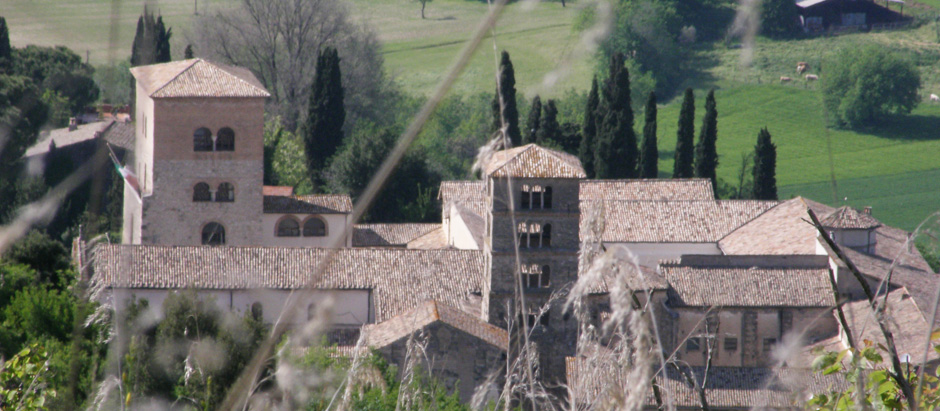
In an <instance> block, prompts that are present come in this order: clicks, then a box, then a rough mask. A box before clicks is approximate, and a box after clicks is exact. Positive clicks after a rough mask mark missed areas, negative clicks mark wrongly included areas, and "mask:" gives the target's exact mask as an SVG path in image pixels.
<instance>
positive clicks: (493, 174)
mask: <svg viewBox="0 0 940 411" xmlns="http://www.w3.org/2000/svg"><path fill="white" fill-rule="evenodd" d="M484 175H485V178H486V193H487V195H486V199H487V216H486V230H487V231H486V235H485V236H484V237H485V238H484V250H485V252H486V256H487V258H488V263H489V266H488V269H487V278H486V283H485V284H484V293H483V300H484V302H483V310H482V312H483V317H484V319H486V320H487V321H489V322H490V323H491V324H495V325H497V326H499V327H503V328H509V329H510V333H516V335H518V333H519V332H520V330H521V329H522V323H525V325H526V327H527V328H528V329H530V330H532V333H531V335H532V341H533V342H535V344H536V345H537V346H538V352H539V357H540V364H539V366H540V371H541V375H542V376H543V380H544V381H545V382H547V383H549V384H551V383H554V382H563V381H564V374H565V357H567V356H572V355H574V353H575V348H576V347H575V345H576V340H577V335H578V328H577V324H576V323H575V321H574V320H573V319H567V318H565V316H564V315H563V313H562V305H563V299H559V300H556V301H555V302H554V303H552V304H551V305H550V308H549V310H548V311H547V312H546V313H545V314H544V315H543V316H541V317H538V316H537V313H538V311H539V308H540V307H542V306H544V305H546V304H547V303H548V302H549V299H550V297H551V295H552V293H553V292H556V291H558V290H561V289H563V288H565V286H568V285H571V284H573V283H574V282H575V281H577V278H578V248H579V236H578V231H579V224H580V211H579V200H578V196H579V187H580V182H581V179H583V178H585V173H584V169H583V168H582V167H581V162H580V161H579V160H578V159H577V157H574V156H572V155H570V154H566V153H562V152H559V151H555V150H549V149H546V148H542V147H539V146H537V145H534V144H529V145H526V146H522V147H516V148H512V149H509V150H504V151H500V152H497V153H496V154H494V156H493V159H492V161H491V162H490V163H489V164H488V166H487V167H486V168H485V169H484ZM517 245H518V250H519V255H518V264H517V260H516V246H517ZM517 290H518V291H520V292H519V293H517ZM520 297H523V298H520ZM523 299H524V304H525V310H521V311H522V312H520V309H521V308H523V306H522V304H523V301H522V300H523ZM510 319H512V322H513V324H510V321H509V320H510ZM510 325H511V327H510Z"/></svg>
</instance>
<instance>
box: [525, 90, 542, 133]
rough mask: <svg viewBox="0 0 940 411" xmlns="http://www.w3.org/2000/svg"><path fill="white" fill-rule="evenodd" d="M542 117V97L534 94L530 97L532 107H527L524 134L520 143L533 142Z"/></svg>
mask: <svg viewBox="0 0 940 411" xmlns="http://www.w3.org/2000/svg"><path fill="white" fill-rule="evenodd" d="M541 118H542V99H541V98H540V97H539V96H535V98H533V99H532V108H530V109H529V118H528V119H527V120H526V123H525V134H524V135H523V136H522V144H529V143H534V142H535V140H536V136H537V135H538V132H539V122H541Z"/></svg>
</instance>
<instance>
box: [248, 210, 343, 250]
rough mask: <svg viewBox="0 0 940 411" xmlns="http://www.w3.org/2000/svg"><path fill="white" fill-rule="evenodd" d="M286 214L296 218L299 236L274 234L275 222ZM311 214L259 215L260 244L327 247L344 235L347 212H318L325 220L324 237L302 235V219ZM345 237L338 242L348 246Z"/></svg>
mask: <svg viewBox="0 0 940 411" xmlns="http://www.w3.org/2000/svg"><path fill="white" fill-rule="evenodd" d="M286 215H292V216H294V217H295V218H297V221H299V222H300V230H301V236H300V237H278V236H276V235H275V233H276V232H277V222H278V221H280V219H281V218H282V217H284V216H286ZM310 216H311V214H264V215H262V216H261V229H262V236H261V245H263V246H265V247H329V246H330V245H331V244H333V242H334V241H336V239H337V238H341V237H343V236H344V233H343V229H344V228H345V227H346V220H347V218H349V215H348V214H318V216H319V217H321V218H323V219H324V220H325V221H326V236H324V237H304V236H303V235H302V234H303V227H304V221H305V220H306V219H307V217H310ZM345 237H346V238H345V239H344V240H343V242H342V243H341V244H340V247H342V246H347V247H349V246H350V244H349V243H350V240H351V237H350V236H345Z"/></svg>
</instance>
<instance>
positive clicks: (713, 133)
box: [695, 90, 718, 189]
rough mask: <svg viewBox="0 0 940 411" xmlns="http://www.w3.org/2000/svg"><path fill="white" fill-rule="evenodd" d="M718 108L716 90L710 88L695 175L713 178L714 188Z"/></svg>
mask: <svg viewBox="0 0 940 411" xmlns="http://www.w3.org/2000/svg"><path fill="white" fill-rule="evenodd" d="M717 142H718V109H717V107H716V106H715V90H710V91H709V92H708V96H707V97H705V117H704V118H703V119H702V129H701V130H699V137H698V145H696V146H695V176H696V177H699V178H708V179H711V180H712V188H714V189H717V187H718V184H717V183H718V182H717V181H716V178H715V170H717V169H718V149H717V148H715V144H716V143H717Z"/></svg>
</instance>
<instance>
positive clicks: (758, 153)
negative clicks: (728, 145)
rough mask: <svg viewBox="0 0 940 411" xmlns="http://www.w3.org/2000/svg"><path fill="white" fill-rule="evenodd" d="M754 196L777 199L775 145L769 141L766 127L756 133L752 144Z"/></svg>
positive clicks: (763, 198)
mask: <svg viewBox="0 0 940 411" xmlns="http://www.w3.org/2000/svg"><path fill="white" fill-rule="evenodd" d="M753 193H754V198H755V199H757V200H776V199H777V146H776V145H774V143H773V141H771V137H770V132H769V131H767V127H764V128H762V129H761V130H760V133H758V134H757V145H756V146H754V190H753Z"/></svg>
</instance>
